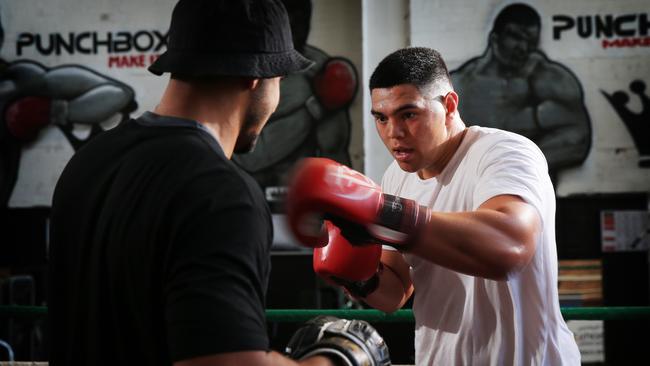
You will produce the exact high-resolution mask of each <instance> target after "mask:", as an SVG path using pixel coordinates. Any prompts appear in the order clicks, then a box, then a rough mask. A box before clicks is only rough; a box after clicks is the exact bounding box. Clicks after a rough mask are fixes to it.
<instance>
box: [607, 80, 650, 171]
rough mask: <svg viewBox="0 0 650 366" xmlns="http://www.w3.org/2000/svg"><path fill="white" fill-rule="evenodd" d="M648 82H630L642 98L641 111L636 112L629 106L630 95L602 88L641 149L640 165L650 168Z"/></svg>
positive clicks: (637, 146) (649, 101) (631, 88)
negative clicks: (611, 92)
mask: <svg viewBox="0 0 650 366" xmlns="http://www.w3.org/2000/svg"><path fill="white" fill-rule="evenodd" d="M645 90H646V84H645V82H644V81H643V80H634V81H632V82H631V83H630V91H632V93H634V94H636V95H637V96H638V97H639V99H641V108H642V109H641V112H639V113H634V112H633V111H631V110H629V109H628V108H627V103H628V102H629V101H630V97H629V95H628V94H627V93H626V92H624V91H622V90H619V91H616V92H614V93H613V94H608V93H607V92H605V91H603V90H601V93H602V94H603V95H604V96H605V98H606V99H607V101H608V102H609V103H610V104H611V105H612V107H613V108H614V110H615V111H616V113H617V114H618V115H619V117H621V120H622V121H623V123H624V124H625V127H627V130H628V132H629V133H630V136H632V140H633V141H634V145H635V146H636V148H637V150H638V151H639V167H641V168H650V98H649V97H648V95H647V94H645Z"/></svg>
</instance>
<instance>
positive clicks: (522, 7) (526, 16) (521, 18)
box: [492, 3, 542, 34]
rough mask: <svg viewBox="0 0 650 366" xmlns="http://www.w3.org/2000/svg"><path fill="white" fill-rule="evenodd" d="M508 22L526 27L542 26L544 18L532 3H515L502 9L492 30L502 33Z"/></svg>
mask: <svg viewBox="0 0 650 366" xmlns="http://www.w3.org/2000/svg"><path fill="white" fill-rule="evenodd" d="M508 23H515V24H517V25H523V26H526V27H531V26H540V27H541V24H542V20H541V18H540V16H539V14H538V13H537V11H536V10H535V9H533V8H532V7H531V6H530V5H526V4H521V3H515V4H511V5H508V6H506V7H505V8H503V9H501V11H500V12H499V14H498V15H497V17H496V18H495V19H494V25H493V26H492V32H494V33H497V34H500V33H501V31H503V29H504V28H505V26H506V24H508Z"/></svg>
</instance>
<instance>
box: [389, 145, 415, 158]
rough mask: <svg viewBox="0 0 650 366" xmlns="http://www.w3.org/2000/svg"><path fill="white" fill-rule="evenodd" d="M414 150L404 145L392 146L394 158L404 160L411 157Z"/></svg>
mask: <svg viewBox="0 0 650 366" xmlns="http://www.w3.org/2000/svg"><path fill="white" fill-rule="evenodd" d="M414 151H415V150H414V149H410V148H406V147H396V148H393V156H394V157H395V160H398V161H406V160H409V159H410V158H411V157H413V153H414Z"/></svg>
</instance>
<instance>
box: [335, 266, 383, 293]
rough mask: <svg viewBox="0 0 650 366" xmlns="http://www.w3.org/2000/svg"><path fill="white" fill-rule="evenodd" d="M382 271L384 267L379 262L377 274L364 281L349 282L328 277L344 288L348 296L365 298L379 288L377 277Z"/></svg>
mask: <svg viewBox="0 0 650 366" xmlns="http://www.w3.org/2000/svg"><path fill="white" fill-rule="evenodd" d="M383 270H384V265H383V264H382V263H381V262H379V266H377V272H375V274H374V275H373V276H372V277H370V278H369V279H367V280H365V281H349V280H345V279H343V278H338V277H330V278H331V279H332V281H334V282H336V283H337V284H338V285H340V286H343V287H345V289H346V290H347V291H348V292H349V293H350V295H352V296H354V297H356V298H365V297H367V296H368V295H370V294H371V293H373V292H374V291H375V290H376V289H377V288H378V287H379V275H380V274H381V272H382V271H383Z"/></svg>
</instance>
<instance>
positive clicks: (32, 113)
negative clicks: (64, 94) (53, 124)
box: [4, 97, 51, 141]
mask: <svg viewBox="0 0 650 366" xmlns="http://www.w3.org/2000/svg"><path fill="white" fill-rule="evenodd" d="M50 106H51V99H50V98H45V97H24V98H21V99H18V100H16V101H14V102H13V103H11V104H10V105H9V107H7V109H6V110H5V115H4V118H5V123H6V124H7V129H8V130H9V133H11V135H12V136H14V137H15V138H17V139H19V140H23V141H29V140H33V139H34V138H36V136H37V135H38V132H39V131H40V130H41V129H43V127H45V126H47V125H48V124H49V123H50V120H51V115H50Z"/></svg>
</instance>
